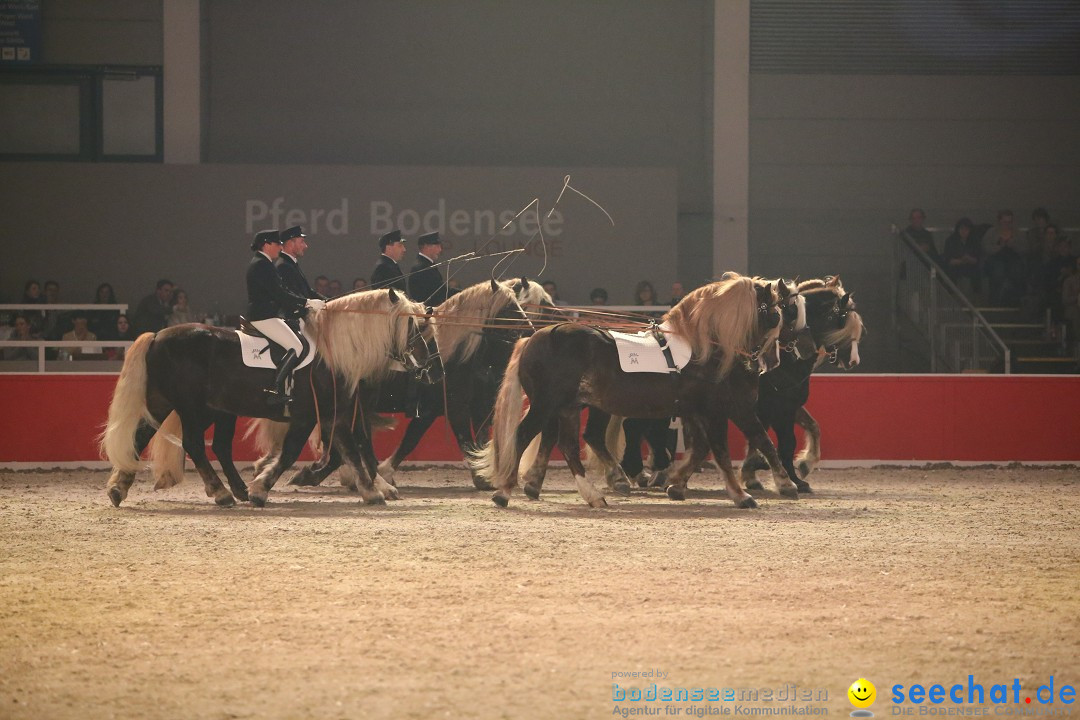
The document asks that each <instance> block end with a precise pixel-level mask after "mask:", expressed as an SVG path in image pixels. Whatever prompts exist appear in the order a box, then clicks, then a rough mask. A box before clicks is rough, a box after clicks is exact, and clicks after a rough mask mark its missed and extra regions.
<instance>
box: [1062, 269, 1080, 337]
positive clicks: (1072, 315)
mask: <svg viewBox="0 0 1080 720" xmlns="http://www.w3.org/2000/svg"><path fill="white" fill-rule="evenodd" d="M1061 307H1062V319H1064V320H1065V322H1066V323H1067V330H1066V333H1067V335H1066V337H1070V338H1072V340H1073V343H1074V347H1077V348H1080V257H1078V258H1076V262H1074V263H1073V266H1072V270H1071V271H1070V273H1069V274H1068V275H1066V276H1065V279H1064V280H1063V281H1062V283H1061Z"/></svg>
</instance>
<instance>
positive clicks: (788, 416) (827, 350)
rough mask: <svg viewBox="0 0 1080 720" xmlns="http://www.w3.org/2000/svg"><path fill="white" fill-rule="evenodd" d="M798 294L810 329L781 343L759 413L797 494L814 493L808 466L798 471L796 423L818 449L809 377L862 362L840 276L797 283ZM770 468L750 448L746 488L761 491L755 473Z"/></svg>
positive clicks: (855, 321) (856, 322)
mask: <svg viewBox="0 0 1080 720" xmlns="http://www.w3.org/2000/svg"><path fill="white" fill-rule="evenodd" d="M799 293H800V294H801V295H802V296H803V297H804V298H805V299H806V321H807V326H806V330H805V331H804V335H803V336H801V337H800V338H798V339H796V340H795V341H793V342H790V343H787V344H784V345H782V347H781V354H780V365H779V367H777V368H776V369H775V370H774V371H772V372H770V373H769V374H768V375H766V376H764V377H763V378H762V379H761V385H760V387H759V389H758V403H757V415H758V417H759V418H760V419H761V422H762V424H763V425H765V427H771V428H772V429H773V430H774V431H775V432H776V450H777V453H778V454H779V456H780V462H781V463H782V464H783V465H784V469H785V470H787V473H788V475H789V476H790V477H791V479H792V480H793V481H794V482H795V485H796V486H797V487H798V488H799V492H803V493H808V492H812V490H811V488H810V484H809V483H807V482H806V479H805V476H806V474H807V473H808V470H809V468H808V467H807V468H806V469H804V471H803V477H799V474H798V473H797V472H796V469H795V447H796V441H795V425H796V424H799V425H802V426H803V427H804V428H806V429H807V432H808V433H810V434H811V440H810V442H811V446H812V447H813V448H814V450H815V452H817V453H820V445H819V444H818V442H817V436H818V435H819V433H820V430H819V429H818V427H817V422H815V421H814V419H813V417H812V416H811V415H810V413H808V412H806V409H805V408H804V407H803V406H804V405H805V404H806V401H807V400H808V399H809V397H810V375H811V373H813V372H814V370H815V368H817V367H819V366H820V365H821V364H822V363H823V362H825V361H826V360H828V361H830V362H833V363H837V364H838V365H839V366H840V367H841V368H844V369H850V368H853V367H855V366H856V365H858V364H859V350H858V348H859V339H860V338H861V337H862V332H863V324H862V319H861V318H860V317H859V314H858V313H857V312H855V301H854V300H853V299H852V296H851V295H850V294H849V293H846V292H844V287H843V285H841V284H840V278H839V277H827V278H825V279H824V280H808V281H806V282H803V283H801V284H800V285H799ZM807 340H809V342H807ZM768 469H769V466H768V463H767V462H766V460H765V458H764V457H762V456H761V454H760V453H757V452H752V451H750V452H748V453H747V456H746V460H745V461H744V462H743V464H742V469H741V477H742V480H743V483H744V485H745V486H746V488H747V489H748V490H755V489H760V488H761V483H760V482H758V481H757V479H756V477H755V473H756V472H757V471H758V470H768Z"/></svg>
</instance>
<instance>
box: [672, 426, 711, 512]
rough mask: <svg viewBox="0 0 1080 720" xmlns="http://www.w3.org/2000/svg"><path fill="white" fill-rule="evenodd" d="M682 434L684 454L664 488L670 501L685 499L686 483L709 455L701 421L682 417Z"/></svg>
mask: <svg viewBox="0 0 1080 720" xmlns="http://www.w3.org/2000/svg"><path fill="white" fill-rule="evenodd" d="M682 421H683V434H684V435H685V438H686V454H685V455H683V459H682V460H681V461H680V462H679V463H678V464H677V465H676V466H675V468H674V469H673V470H672V471H671V474H670V476H669V478H668V485H667V487H666V488H664V489H665V490H666V491H667V496H668V497H669V498H670V499H672V500H685V499H686V482H687V480H689V479H690V476H691V475H692V474H693V473H694V471H695V470H697V469H698V468H699V467H701V463H702V462H703V461H704V460H705V458H706V456H708V454H709V443H708V438H707V435H706V433H705V430H704V429H703V428H702V426H701V422H702V421H701V419H699V418H697V417H691V416H683V419H682Z"/></svg>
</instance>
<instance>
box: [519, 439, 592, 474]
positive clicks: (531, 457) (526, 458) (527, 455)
mask: <svg viewBox="0 0 1080 720" xmlns="http://www.w3.org/2000/svg"><path fill="white" fill-rule="evenodd" d="M541 440H543V433H541V434H539V435H537V436H536V437H534V438H533V439H532V442H530V443H529V446H528V447H527V448H525V452H523V453H521V462H519V463H518V473H520V474H521V475H524V474H525V473H527V472H529V469H530V468H532V466H533V465H535V464H536V458H537V456H538V455H540V441H541ZM587 451H588V448H586V452H587Z"/></svg>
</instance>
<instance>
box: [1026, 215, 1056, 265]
mask: <svg viewBox="0 0 1080 720" xmlns="http://www.w3.org/2000/svg"><path fill="white" fill-rule="evenodd" d="M1049 224H1050V213H1048V212H1046V208H1041V207H1039V208H1035V209H1034V210H1032V211H1031V227H1029V228H1028V230H1027V258H1028V262H1029V263H1042V262H1046V261H1047V260H1049V259H1050V254H1051V253H1053V251H1054V247H1053V246H1052V245H1047V244H1046V226H1047V225H1049Z"/></svg>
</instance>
